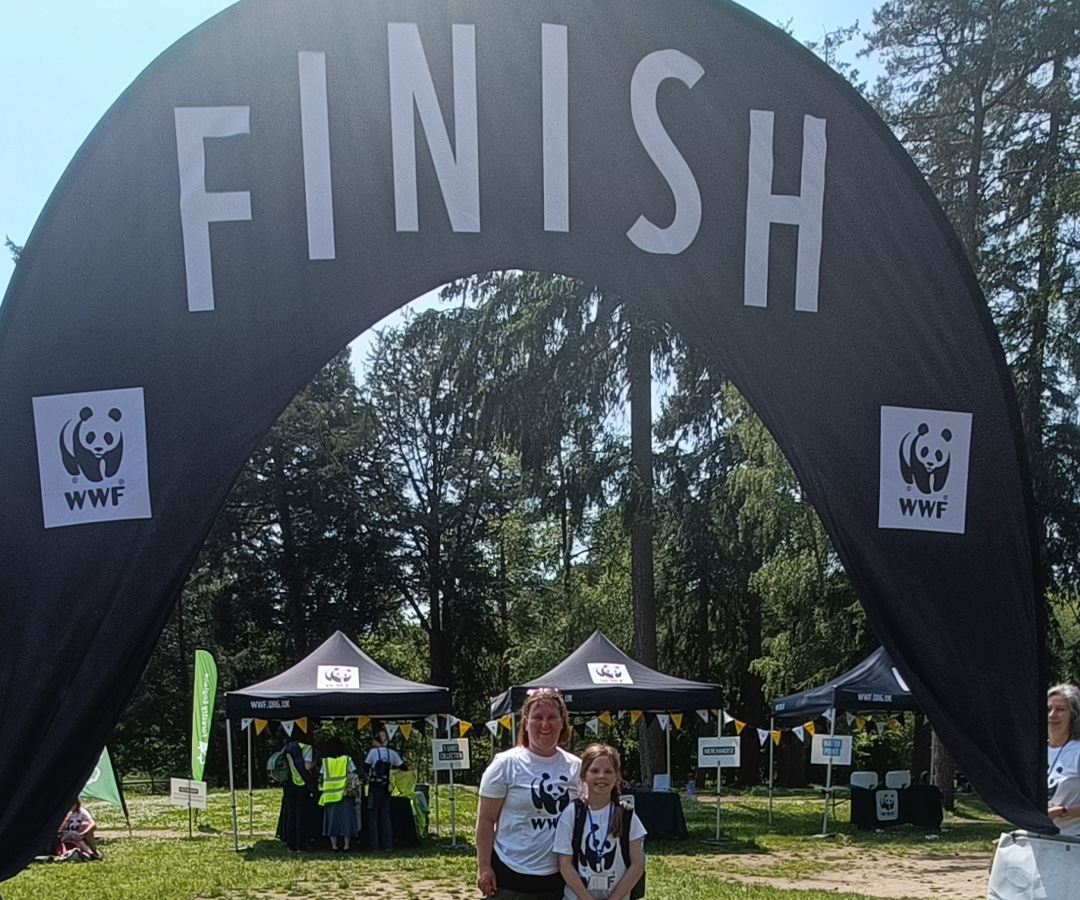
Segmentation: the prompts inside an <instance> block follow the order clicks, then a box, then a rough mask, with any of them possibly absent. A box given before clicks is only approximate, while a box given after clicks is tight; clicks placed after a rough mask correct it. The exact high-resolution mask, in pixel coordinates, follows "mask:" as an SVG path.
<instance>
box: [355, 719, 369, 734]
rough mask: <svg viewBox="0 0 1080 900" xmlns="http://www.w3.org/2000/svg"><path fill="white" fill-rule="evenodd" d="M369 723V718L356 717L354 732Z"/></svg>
mask: <svg viewBox="0 0 1080 900" xmlns="http://www.w3.org/2000/svg"><path fill="white" fill-rule="evenodd" d="M370 721H371V717H370V716H357V717H356V730H357V731H359V730H360V729H361V728H363V727H364V726H365V725H367V723H368V722H370Z"/></svg>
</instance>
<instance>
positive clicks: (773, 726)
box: [769, 716, 776, 825]
mask: <svg viewBox="0 0 1080 900" xmlns="http://www.w3.org/2000/svg"><path fill="white" fill-rule="evenodd" d="M775 730H776V718H775V717H774V716H769V824H770V825H772V801H773V751H774V750H775V749H776V741H774V740H773V739H772V736H773V732H774V731H775Z"/></svg>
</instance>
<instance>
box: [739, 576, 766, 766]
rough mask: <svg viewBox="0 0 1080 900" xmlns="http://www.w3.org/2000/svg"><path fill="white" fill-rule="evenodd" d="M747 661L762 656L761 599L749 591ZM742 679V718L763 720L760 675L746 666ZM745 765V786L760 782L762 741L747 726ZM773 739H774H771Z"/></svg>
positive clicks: (751, 720) (749, 720) (744, 744)
mask: <svg viewBox="0 0 1080 900" xmlns="http://www.w3.org/2000/svg"><path fill="white" fill-rule="evenodd" d="M746 601H747V602H746V611H747V617H746V661H747V663H749V661H750V660H753V659H757V658H758V657H760V656H761V598H760V597H758V596H756V595H755V594H749V595H748V596H747V598H746ZM742 668H743V673H742V676H741V678H740V682H741V683H740V685H739V697H740V698H741V704H740V706H741V708H742V713H743V717H744V718H745V720H746V721H748V722H760V721H761V720H762V715H763V713H764V710H765V693H764V690H763V687H762V683H761V676H760V675H757V674H755V673H753V672H751V671H750V667H749V665H744V666H743V667H742ZM742 738H743V739H742V746H741V748H740V749H741V750H742V765H741V766H740V767H739V783H740V784H742V785H744V786H750V785H755V784H761V750H762V748H761V742H760V741H758V739H757V732H756V731H755V730H754V729H753V728H744V729H743V734H742ZM770 740H771V739H770Z"/></svg>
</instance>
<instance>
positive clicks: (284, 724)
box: [281, 720, 293, 737]
mask: <svg viewBox="0 0 1080 900" xmlns="http://www.w3.org/2000/svg"><path fill="white" fill-rule="evenodd" d="M281 727H282V728H284V729H285V733H286V734H287V735H288V736H289V737H292V727H293V723H292V721H291V720H289V721H285V720H283V721H282V723H281Z"/></svg>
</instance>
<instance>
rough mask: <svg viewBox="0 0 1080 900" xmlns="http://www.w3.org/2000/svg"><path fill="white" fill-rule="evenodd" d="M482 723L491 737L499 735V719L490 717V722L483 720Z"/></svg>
mask: <svg viewBox="0 0 1080 900" xmlns="http://www.w3.org/2000/svg"><path fill="white" fill-rule="evenodd" d="M484 725H485V726H486V727H487V730H488V731H490V732H491V736H492V737H498V736H499V720H498V719H492V720H491V721H490V722H485V723H484Z"/></svg>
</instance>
